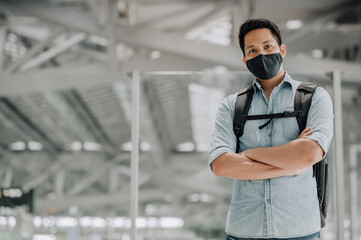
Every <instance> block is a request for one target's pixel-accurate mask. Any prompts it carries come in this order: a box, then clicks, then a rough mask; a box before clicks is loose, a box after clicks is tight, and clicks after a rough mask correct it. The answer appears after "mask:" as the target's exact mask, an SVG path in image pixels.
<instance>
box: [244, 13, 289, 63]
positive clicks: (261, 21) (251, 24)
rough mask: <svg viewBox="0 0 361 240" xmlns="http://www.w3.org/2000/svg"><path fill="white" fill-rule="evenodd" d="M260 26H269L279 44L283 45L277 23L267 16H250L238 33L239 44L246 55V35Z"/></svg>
mask: <svg viewBox="0 0 361 240" xmlns="http://www.w3.org/2000/svg"><path fill="white" fill-rule="evenodd" d="M259 28H268V29H269V30H271V33H272V35H273V37H274V38H275V39H276V40H277V43H278V45H279V46H281V44H282V38H281V33H280V30H279V29H278V27H277V25H276V24H274V23H273V22H271V21H270V20H268V19H265V18H250V19H248V20H247V21H245V22H244V23H243V24H242V25H241V27H240V28H239V33H238V42H239V46H240V47H241V49H242V52H243V55H244V56H245V52H244V36H245V35H246V34H247V33H249V32H250V31H252V30H255V29H259Z"/></svg>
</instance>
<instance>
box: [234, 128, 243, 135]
mask: <svg viewBox="0 0 361 240" xmlns="http://www.w3.org/2000/svg"><path fill="white" fill-rule="evenodd" d="M240 130H241V129H240V128H239V127H234V128H233V132H235V133H236V134H237V135H238V134H239V131H240Z"/></svg>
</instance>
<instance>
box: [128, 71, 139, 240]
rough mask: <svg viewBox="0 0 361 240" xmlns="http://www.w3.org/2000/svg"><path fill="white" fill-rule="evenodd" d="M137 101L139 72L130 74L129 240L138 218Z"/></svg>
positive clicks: (132, 236)
mask: <svg viewBox="0 0 361 240" xmlns="http://www.w3.org/2000/svg"><path fill="white" fill-rule="evenodd" d="M139 100H140V78H139V71H133V74H132V152H131V179H130V185H131V189H130V192H131V194H130V196H131V197H130V219H131V229H130V239H131V240H136V236H137V234H136V233H137V228H136V219H137V216H138V190H139V189H138V188H139V182H138V178H139Z"/></svg>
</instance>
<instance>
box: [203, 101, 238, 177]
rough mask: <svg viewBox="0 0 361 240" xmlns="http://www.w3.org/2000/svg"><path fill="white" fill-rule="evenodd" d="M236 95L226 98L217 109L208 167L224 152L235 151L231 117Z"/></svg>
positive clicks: (235, 142)
mask: <svg viewBox="0 0 361 240" xmlns="http://www.w3.org/2000/svg"><path fill="white" fill-rule="evenodd" d="M235 98H236V95H229V96H228V97H226V98H225V99H224V100H223V101H222V103H221V105H220V106H219V107H218V110H217V114H216V120H215V125H214V130H213V133H212V134H211V144H210V154H209V157H208V165H209V166H210V168H211V170H212V162H213V161H214V160H215V159H216V158H217V157H219V156H220V155H222V154H223V153H226V152H235V151H236V144H237V141H236V136H235V135H234V133H233V116H234V104H235ZM212 171H213V170H212Z"/></svg>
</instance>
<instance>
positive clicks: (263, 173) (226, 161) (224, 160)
mask: <svg viewBox="0 0 361 240" xmlns="http://www.w3.org/2000/svg"><path fill="white" fill-rule="evenodd" d="M212 169H213V171H214V173H215V174H216V175H217V176H223V177H227V178H232V179H238V180H262V179H270V178H275V177H282V176H290V175H296V174H292V173H293V172H292V171H290V170H286V169H281V168H278V167H274V166H271V165H268V164H264V163H261V162H255V161H252V159H249V158H248V157H246V156H242V155H240V154H236V153H230V152H228V153H224V154H222V155H221V156H219V157H218V158H217V159H216V160H214V162H213V163H212Z"/></svg>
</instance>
